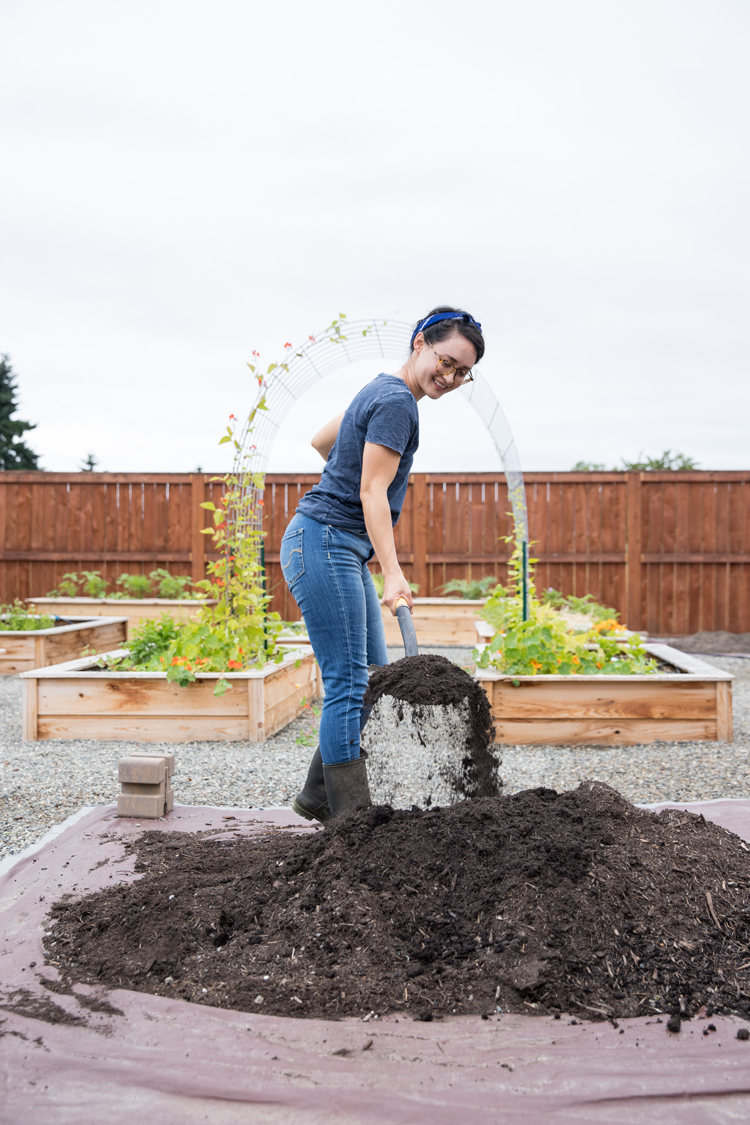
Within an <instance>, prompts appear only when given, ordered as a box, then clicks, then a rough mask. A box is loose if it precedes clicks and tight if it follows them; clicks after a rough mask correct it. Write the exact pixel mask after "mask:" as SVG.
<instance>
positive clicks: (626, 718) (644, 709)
mask: <svg viewBox="0 0 750 1125" xmlns="http://www.w3.org/2000/svg"><path fill="white" fill-rule="evenodd" d="M644 647H645V648H646V649H647V651H648V652H650V653H651V655H652V656H655V657H656V658H657V659H658V660H660V661H663V662H664V663H666V664H670V665H672V667H673V668H674V672H657V673H655V674H654V675H644V676H508V675H506V674H505V673H501V672H495V671H492V670H490V669H484V668H478V669H477V671H476V677H477V679H478V680H479V681H480V683H481V684H482V687H483V688H484V689H485V691H486V692H487V695H488V696H489V700H490V705H491V707H492V715H493V718H494V720H495V740H496V741H497V742H501V743H517V744H522V743H550V744H560V743H567V744H575V743H589V744H590V743H593V744H600V745H604V746H620V745H627V744H629V743H630V744H632V743H637V742H655V741H657V740H664V741H666V742H681V741H690V742H693V741H699V740H708V741H716V740H719V741H722V742H731V739H732V680H733V678H734V677H733V676H730V675H729V674H728V673H727V672H721V671H719V669H718V668H714V667H713V666H712V665H710V664H706V663H705V662H704V661H703V660H699V659H698V658H697V657H695V656H691V655H689V654H688V653H686V652H679V651H678V650H677V649H674V648H672V647H671V646H670V645H660V644H646V645H645V646H644ZM514 685H517V686H514Z"/></svg>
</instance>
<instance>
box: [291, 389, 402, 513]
mask: <svg viewBox="0 0 750 1125" xmlns="http://www.w3.org/2000/svg"><path fill="white" fill-rule="evenodd" d="M366 441H369V442H372V443H373V445H384V446H386V447H387V448H388V449H393V450H394V451H395V452H396V453H400V454H401V461H400V463H399V466H398V469H397V470H396V475H395V477H394V478H393V480H392V481H391V484H390V486H389V488H388V505H389V507H390V509H391V520H392V522H393V526H394V527H395V526H396V523H397V522H398V517H399V516H400V515H401V508H402V507H403V503H404V497H405V496H406V486H407V484H408V482H409V471H410V469H411V466H412V461H413V460H414V454H415V453H416V451H417V448H418V446H419V411H418V410H417V401H416V399H415V398H414V395H413V394H412V393H411V391H410V390H409V388H408V387H407V385H406V383H405V382H404V380H403V379H399V378H398V377H397V376H396V375H378V376H377V378H375V379H373V381H372V382H371V383H368V384H367V386H366V387H363V388H362V390H361V391H360V392H359V394H358V395H356V396H355V397H354V399H353V400H352V402H351V404H350V406H349V409H348V410H347V411H346V414H345V415H344V417H343V419H342V422H341V426H340V428H339V432H338V435H337V437H336V441H335V442H334V446H333V449H332V450H331V453H330V456H329V458H328V461H327V462H326V467H325V468H324V470H323V475H322V477H321V478H320V484H316V485H313V487H312V489H311V490H310V491H309V492H308V493H306V494H305V495H304V496H303V497H302V499H301V500H300V503H299V507H298V508H297V511H298V512H302V513H303V515H305V516H309V517H310V519H313V520H317V521H318V522H319V523H328V524H331V526H332V527H339V528H341V529H342V530H343V531H358V532H366V531H367V529H366V527H365V517H364V513H363V511H362V502H361V500H360V498H359V490H360V485H361V483H362V455H363V453H364V448H365V442H366Z"/></svg>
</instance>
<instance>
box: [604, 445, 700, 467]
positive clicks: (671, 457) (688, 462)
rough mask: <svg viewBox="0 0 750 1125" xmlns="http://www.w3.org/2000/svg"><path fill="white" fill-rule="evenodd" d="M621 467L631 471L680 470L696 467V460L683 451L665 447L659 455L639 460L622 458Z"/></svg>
mask: <svg viewBox="0 0 750 1125" xmlns="http://www.w3.org/2000/svg"><path fill="white" fill-rule="evenodd" d="M622 467H623V469H626V470H630V471H631V472H632V471H639V472H642V473H644V472H645V473H649V472H664V471H667V472H680V471H681V470H682V471H685V470H686V469H697V468H698V462H697V461H695V460H694V459H693V458H692V457H688V456H687V455H686V454H684V453H673V452H672V450H671V449H665V450H664V452H663V453H662V455H661V457H646V458H645V459H641V460H640V461H626V460H625V458H623V461H622Z"/></svg>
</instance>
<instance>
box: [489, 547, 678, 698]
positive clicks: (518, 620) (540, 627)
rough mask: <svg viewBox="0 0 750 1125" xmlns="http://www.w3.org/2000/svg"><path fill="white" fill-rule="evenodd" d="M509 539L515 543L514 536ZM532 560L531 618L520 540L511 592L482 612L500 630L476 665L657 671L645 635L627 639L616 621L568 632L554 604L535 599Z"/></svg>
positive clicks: (526, 670)
mask: <svg viewBox="0 0 750 1125" xmlns="http://www.w3.org/2000/svg"><path fill="white" fill-rule="evenodd" d="M509 539H510V541H511V542H512V537H509ZM507 541H508V540H506V542H507ZM534 562H535V560H534V559H531V560H530V567H529V570H530V577H529V585H528V596H529V617H528V620H526V621H524V620H523V598H522V581H523V558H522V553H521V545H520V543H519V542H518V541H517V542H516V544H515V550H514V552H513V554H512V556H511V559H510V562H509V564H508V569H509V572H510V577H511V583H510V585H511V589H512V593H506V592H503V593H501V592H500V591H499V590H498V591H496V592H495V593H494V594H491V595H490V597H489V598H488V599H487V602H486V603H485V606H484V609H483V611H482V617H483V618H484V620H485V621H487V622H489V624H490V625H494V626H495V629H496V630H497V631H496V633H495V635H494V636H493V637H492V638H491V639H490V641H489V643H488V644H487V645H486V647H485V648H484V649H483V650H482V651H481V652H478V653H477V658H476V663H477V667H479V668H495V669H497V670H498V671H500V672H504V673H506V674H507V675H510V676H536V675H562V676H570V675H602V674H609V675H633V674H636V673H652V672H655V671H656V668H657V665H656V661H655V660H654V659H653V658H652V657H650V656H649V654H648V653H647V652H646V650H645V649H644V648H643V645H642V643H641V638H640V637H639V636H637V635H636V634H633V635H630V636H628V637H627V639H625V638H624V637H623V634H624V632H625V631H624V630H623V629H622V627H621V626H620V625H618V623H617V621H616V620H614V619H609V620H604V621H600V622H599V623H598V624H595V625H594V626H593V627H592V628H591V629H590V630H589V631H588V632H584V633H572V632H570V630H569V629H568V627H567V625H566V624H565V621H564V619H563V618H562V617H561V616H560V614H559V613H558V612H556V610H555V609H554V608H553V605H552V604H550V603H547V604H543V603H542V602H541V601H540V599H539V598H538V597H537V595H536V589H535V587H534V582H533V563H534ZM552 593H553V594H557V591H552ZM560 596H561V595H558V597H560ZM581 600H583V601H584V602H585V599H579V601H581ZM586 604H590V603H586Z"/></svg>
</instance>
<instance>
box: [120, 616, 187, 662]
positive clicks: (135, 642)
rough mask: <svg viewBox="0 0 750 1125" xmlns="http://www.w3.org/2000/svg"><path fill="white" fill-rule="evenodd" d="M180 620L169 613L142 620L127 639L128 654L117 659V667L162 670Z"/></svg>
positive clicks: (180, 623) (177, 631) (178, 629)
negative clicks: (153, 618) (156, 617)
mask: <svg viewBox="0 0 750 1125" xmlns="http://www.w3.org/2000/svg"><path fill="white" fill-rule="evenodd" d="M181 627H182V622H180V621H175V619H174V617H172V616H171V615H170V614H169V613H163V614H162V615H161V617H159V618H158V619H156V620H147V621H142V622H141V624H140V625H139V626H138V628H137V629H136V630H135V632H134V633H133V636H132V637H131V638H130V639H129V641H128V655H127V656H126V657H122V658H121V659H120V660H118V661H117V662H116V663H117V667H119V668H134V669H138V671H139V672H154V671H163V663H164V658H165V657H166V656H167V653H168V652H169V650H170V648H171V646H172V645H173V644H174V642H175V641H176V640H177V636H178V634H179V631H180V629H181Z"/></svg>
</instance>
